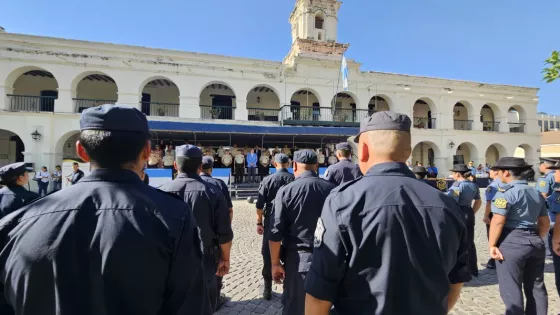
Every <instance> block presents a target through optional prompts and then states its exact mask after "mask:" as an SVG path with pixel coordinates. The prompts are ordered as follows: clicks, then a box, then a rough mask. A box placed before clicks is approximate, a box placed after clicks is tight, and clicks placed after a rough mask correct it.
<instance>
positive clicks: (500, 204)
mask: <svg viewBox="0 0 560 315" xmlns="http://www.w3.org/2000/svg"><path fill="white" fill-rule="evenodd" d="M492 213H495V214H499V215H503V216H505V217H506V223H505V224H504V227H506V228H510V229H517V228H529V229H536V228H537V221H538V218H539V217H542V216H547V215H548V214H547V210H546V202H545V200H544V198H543V196H542V195H541V194H540V193H539V192H538V191H537V190H536V189H535V188H533V187H531V186H529V185H528V184H527V181H526V180H515V181H512V182H510V183H509V184H508V185H506V186H501V187H500V190H498V192H497V193H496V195H495V196H494V199H493V200H492Z"/></svg>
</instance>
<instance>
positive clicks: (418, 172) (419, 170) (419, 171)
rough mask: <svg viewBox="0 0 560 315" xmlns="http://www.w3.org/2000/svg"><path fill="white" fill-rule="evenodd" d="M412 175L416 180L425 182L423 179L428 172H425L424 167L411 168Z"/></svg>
mask: <svg viewBox="0 0 560 315" xmlns="http://www.w3.org/2000/svg"><path fill="white" fill-rule="evenodd" d="M412 173H414V176H416V179H418V180H420V181H423V182H426V180H425V178H426V175H428V171H426V168H425V167H424V166H414V167H413V168H412Z"/></svg>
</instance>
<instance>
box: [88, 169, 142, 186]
mask: <svg viewBox="0 0 560 315" xmlns="http://www.w3.org/2000/svg"><path fill="white" fill-rule="evenodd" d="M94 181H103V182H123V183H142V180H140V176H138V174H136V173H134V172H133V171H131V170H125V169H120V170H115V169H106V168H98V169H95V170H93V171H91V173H89V175H88V176H86V177H84V178H82V179H80V181H79V182H78V183H85V182H94Z"/></svg>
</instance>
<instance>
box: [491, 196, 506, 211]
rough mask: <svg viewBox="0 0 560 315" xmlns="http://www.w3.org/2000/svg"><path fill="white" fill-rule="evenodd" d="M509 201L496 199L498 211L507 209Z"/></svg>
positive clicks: (495, 203)
mask: <svg viewBox="0 0 560 315" xmlns="http://www.w3.org/2000/svg"><path fill="white" fill-rule="evenodd" d="M507 204H508V203H507V200H506V199H505V198H496V199H495V200H494V205H495V206H496V208H498V209H505V208H506V207H507Z"/></svg>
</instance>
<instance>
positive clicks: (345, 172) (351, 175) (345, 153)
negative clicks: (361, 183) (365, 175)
mask: <svg viewBox="0 0 560 315" xmlns="http://www.w3.org/2000/svg"><path fill="white" fill-rule="evenodd" d="M336 157H337V158H338V162H337V163H335V164H333V165H331V166H329V167H328V168H327V170H326V171H325V179H326V180H328V181H329V182H331V183H333V184H335V185H337V186H338V185H341V184H344V183H346V182H349V181H351V180H354V179H357V178H360V177H362V172H361V171H360V167H358V165H356V164H354V163H353V162H352V147H351V146H350V145H349V144H348V143H347V142H342V143H339V144H337V145H336Z"/></svg>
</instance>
